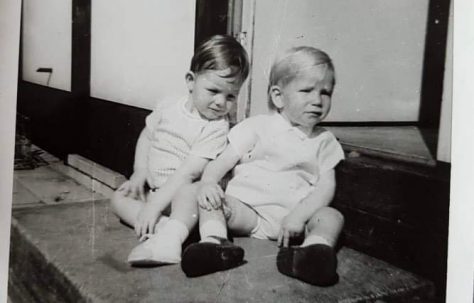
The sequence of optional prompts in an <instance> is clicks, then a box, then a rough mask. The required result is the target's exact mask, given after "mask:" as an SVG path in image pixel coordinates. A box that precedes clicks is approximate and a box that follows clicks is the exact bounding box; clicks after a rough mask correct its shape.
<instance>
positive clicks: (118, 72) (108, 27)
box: [91, 0, 196, 109]
mask: <svg viewBox="0 0 474 303" xmlns="http://www.w3.org/2000/svg"><path fill="white" fill-rule="evenodd" d="M195 2H196V1H195V0H181V1H173V0H159V1H158V0H140V1H132V0H94V1H92V25H91V95H92V96H93V97H96V98H100V99H105V100H109V101H115V102H119V103H123V104H128V105H133V106H137V107H142V108H148V109H152V108H153V107H154V106H155V104H156V102H157V100H161V99H163V98H176V97H179V96H183V95H184V94H185V93H186V87H185V81H184V75H185V73H186V72H187V71H188V70H189V64H190V61H191V57H192V54H193V48H194V24H195V14H196V7H195Z"/></svg>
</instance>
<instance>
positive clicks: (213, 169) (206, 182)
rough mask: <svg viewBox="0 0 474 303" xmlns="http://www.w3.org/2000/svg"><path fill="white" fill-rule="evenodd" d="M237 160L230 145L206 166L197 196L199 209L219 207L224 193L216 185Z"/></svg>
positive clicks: (237, 157) (237, 156)
mask: <svg viewBox="0 0 474 303" xmlns="http://www.w3.org/2000/svg"><path fill="white" fill-rule="evenodd" d="M239 160H240V156H239V154H238V153H237V152H236V151H235V149H234V148H233V147H232V146H231V145H227V147H226V149H225V150H224V151H223V152H222V154H220V155H219V156H218V157H217V158H216V159H215V160H214V161H211V162H210V163H209V164H208V165H207V166H206V168H205V169H204V172H203V174H202V177H201V182H200V188H199V190H198V194H197V199H198V203H199V206H200V207H201V208H204V209H207V210H211V208H214V209H217V208H219V207H220V206H221V199H222V198H224V192H223V190H222V188H221V187H220V186H219V184H218V183H219V181H220V180H221V179H222V178H223V177H224V176H225V174H226V173H227V172H228V171H229V170H231V169H232V168H233V167H234V166H235V165H236V164H237V162H239Z"/></svg>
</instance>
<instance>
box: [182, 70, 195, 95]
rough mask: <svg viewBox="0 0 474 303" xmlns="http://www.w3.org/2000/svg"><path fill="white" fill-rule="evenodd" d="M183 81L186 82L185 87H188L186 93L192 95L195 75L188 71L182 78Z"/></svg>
mask: <svg viewBox="0 0 474 303" xmlns="http://www.w3.org/2000/svg"><path fill="white" fill-rule="evenodd" d="M184 79H185V80H186V86H187V87H188V91H189V92H190V93H192V91H193V88H194V81H195V80H196V74H195V73H193V72H192V71H189V72H187V73H186V75H185V76H184Z"/></svg>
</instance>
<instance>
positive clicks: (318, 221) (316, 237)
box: [301, 207, 344, 247]
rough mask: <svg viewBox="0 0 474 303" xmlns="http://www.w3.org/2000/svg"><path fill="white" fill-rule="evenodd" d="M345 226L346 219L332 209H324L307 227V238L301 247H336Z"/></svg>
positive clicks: (319, 211) (320, 210)
mask: <svg viewBox="0 0 474 303" xmlns="http://www.w3.org/2000/svg"><path fill="white" fill-rule="evenodd" d="M343 226H344V217H343V216H342V214H341V213H340V212H339V211H337V210H336V209H334V208H332V207H322V208H321V209H319V210H318V211H317V212H316V213H315V214H314V215H313V217H311V219H310V220H309V221H308V224H307V225H306V230H307V233H306V237H305V240H304V242H303V244H302V245H301V246H308V245H312V244H327V245H329V246H331V247H334V246H335V245H336V242H337V239H338V238H339V235H340V233H341V230H342V227H343Z"/></svg>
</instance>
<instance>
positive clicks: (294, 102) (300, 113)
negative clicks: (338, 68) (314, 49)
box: [271, 65, 333, 133]
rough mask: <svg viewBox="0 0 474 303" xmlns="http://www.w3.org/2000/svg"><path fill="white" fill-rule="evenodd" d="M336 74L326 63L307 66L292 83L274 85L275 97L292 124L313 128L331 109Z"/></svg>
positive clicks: (307, 130)
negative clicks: (334, 74) (280, 85)
mask: <svg viewBox="0 0 474 303" xmlns="http://www.w3.org/2000/svg"><path fill="white" fill-rule="evenodd" d="M332 75H333V73H332V72H331V71H327V66H326V65H316V66H312V67H309V68H306V69H304V70H302V71H300V72H299V73H298V75H297V76H296V77H295V78H294V79H292V80H291V81H290V82H289V83H288V84H286V85H284V86H282V87H278V86H276V87H274V88H273V89H272V90H271V93H272V100H273V102H274V104H275V106H276V107H277V108H279V109H280V113H281V115H282V116H283V117H285V118H286V119H287V120H288V121H289V122H290V123H291V124H293V125H294V126H297V127H298V128H300V129H301V130H303V131H304V132H305V133H308V132H311V130H312V129H313V127H314V126H315V125H317V124H318V123H319V122H321V121H322V120H323V119H324V118H326V116H327V115H328V113H329V110H330V109H331V95H332V91H333V84H332V83H333V78H332V77H333V76H332ZM275 89H276V90H275Z"/></svg>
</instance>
